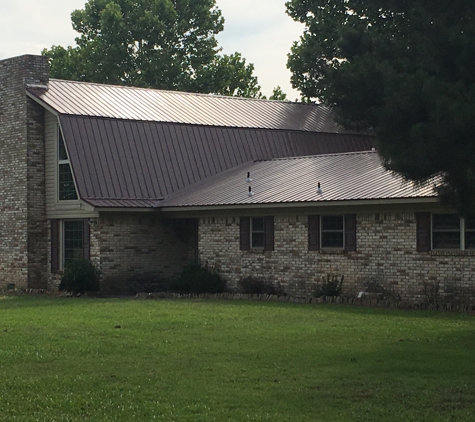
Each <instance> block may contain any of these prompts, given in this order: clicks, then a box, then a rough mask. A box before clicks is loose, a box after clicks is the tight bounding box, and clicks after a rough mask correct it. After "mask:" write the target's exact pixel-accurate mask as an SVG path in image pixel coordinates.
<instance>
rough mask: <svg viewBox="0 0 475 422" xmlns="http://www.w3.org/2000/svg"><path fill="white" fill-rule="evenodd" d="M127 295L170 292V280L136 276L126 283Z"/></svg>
mask: <svg viewBox="0 0 475 422" xmlns="http://www.w3.org/2000/svg"><path fill="white" fill-rule="evenodd" d="M127 287H128V293H130V294H136V293H156V292H167V291H169V290H170V280H168V279H166V278H161V277H158V276H153V275H150V276H136V277H133V278H132V279H130V280H129V281H128V283H127Z"/></svg>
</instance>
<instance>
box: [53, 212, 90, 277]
mask: <svg viewBox="0 0 475 422" xmlns="http://www.w3.org/2000/svg"><path fill="white" fill-rule="evenodd" d="M89 258H90V231H89V221H88V220H51V271H52V272H56V271H58V270H61V269H64V267H65V266H66V265H67V264H68V263H69V262H71V261H74V260H76V259H89Z"/></svg>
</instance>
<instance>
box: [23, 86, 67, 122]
mask: <svg viewBox="0 0 475 422" xmlns="http://www.w3.org/2000/svg"><path fill="white" fill-rule="evenodd" d="M26 95H27V96H28V97H30V98H31V99H32V100H33V101H35V102H37V103H38V104H39V105H40V106H42V107H43V108H45V109H46V110H48V111H49V112H50V113H52V114H53V115H55V116H56V117H58V116H59V114H60V113H58V111H57V110H55V109H54V108H53V107H51V106H50V105H49V104H47V103H46V102H44V101H43V100H42V99H41V98H39V97H38V96H36V95H35V94H33V93H31V92H30V91H28V89H27V90H26Z"/></svg>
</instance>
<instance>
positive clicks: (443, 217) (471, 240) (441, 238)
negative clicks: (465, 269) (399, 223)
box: [416, 212, 475, 252]
mask: <svg viewBox="0 0 475 422" xmlns="http://www.w3.org/2000/svg"><path fill="white" fill-rule="evenodd" d="M416 224H417V250H418V251H419V252H428V251H430V250H462V251H463V250H470V249H475V215H471V216H467V217H465V218H460V217H458V216H457V215H455V214H431V213H428V212H419V213H416Z"/></svg>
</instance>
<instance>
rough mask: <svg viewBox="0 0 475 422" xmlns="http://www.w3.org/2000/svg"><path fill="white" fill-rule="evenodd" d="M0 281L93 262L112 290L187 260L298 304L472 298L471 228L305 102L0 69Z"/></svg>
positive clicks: (35, 66) (1, 64)
mask: <svg viewBox="0 0 475 422" xmlns="http://www.w3.org/2000/svg"><path fill="white" fill-rule="evenodd" d="M0 83H1V85H0V137H1V146H0V157H1V158H0V172H1V177H0V190H1V191H2V212H1V213H0V218H1V223H2V239H1V241H0V249H1V250H0V287H2V286H3V287H6V286H7V285H14V286H15V287H20V288H26V287H29V288H54V287H55V286H56V285H57V283H58V280H59V276H60V274H61V272H62V269H63V268H64V265H65V264H66V263H67V262H68V261H70V260H72V259H75V258H79V257H83V258H86V259H90V260H92V261H93V262H94V263H96V264H97V265H98V266H99V267H100V269H101V273H102V280H101V282H102V285H103V286H105V287H106V288H108V289H109V290H114V289H115V290H117V291H127V289H129V288H130V286H131V284H133V283H136V282H137V281H138V280H144V279H147V278H153V277H170V276H172V275H173V274H176V273H177V272H178V271H179V270H180V269H181V268H182V266H183V265H184V264H185V263H186V262H188V261H190V260H191V259H194V258H199V259H201V260H202V261H207V262H209V263H211V264H215V265H217V266H218V267H219V268H220V269H221V272H222V273H223V275H224V276H225V277H226V278H227V279H228V281H229V283H230V284H231V286H236V283H237V282H238V280H239V279H240V278H243V277H247V276H255V277H266V278H267V279H271V280H273V281H275V282H279V283H281V285H282V287H283V288H284V289H285V291H286V292H287V293H288V294H291V295H294V296H301V297H305V296H309V295H311V294H312V293H313V291H314V290H315V287H316V285H317V284H318V283H320V282H321V279H322V276H326V275H329V274H343V275H345V286H344V291H345V294H351V295H356V294H358V292H360V291H369V290H373V291H378V292H383V293H385V294H391V295H394V296H397V297H400V298H404V299H406V300H421V299H423V298H424V295H427V294H428V291H430V292H434V291H437V292H438V293H437V294H439V293H440V294H443V295H446V296H447V297H449V298H451V299H453V300H462V299H463V300H471V299H472V298H473V293H472V292H473V285H472V284H473V283H472V279H473V275H474V274H475V265H474V259H473V255H474V254H475V252H474V251H475V234H472V233H475V219H474V220H473V221H472V219H470V218H467V219H460V218H458V217H456V216H455V215H454V214H451V213H450V212H447V211H446V210H444V209H443V208H442V207H441V205H440V204H439V203H438V201H437V198H436V197H435V196H434V193H433V191H432V188H431V187H430V186H422V187H421V186H413V185H412V184H411V183H407V182H404V181H402V180H401V179H399V178H398V177H396V176H394V175H392V174H390V173H388V172H386V171H385V170H384V169H383V167H382V165H381V162H380V160H379V158H378V154H377V153H376V152H375V151H374V150H373V148H372V147H373V138H372V137H371V136H369V135H366V134H358V133H351V132H348V131H345V130H344V129H343V128H341V127H340V126H339V125H337V124H336V123H335V121H334V120H333V114H332V111H331V110H330V109H328V108H326V107H323V106H320V105H309V104H297V103H290V102H279V101H265V100H254V99H243V98H231V97H220V96H213V95H204V94H190V93H180V92H170V91H159V90H151V89H143V88H132V87H118V86H107V85H100V84H93V83H81V82H73V81H61V80H55V79H50V78H49V77H48V64H47V60H46V58H44V57H41V56H30V55H28V56H21V57H15V58H11V59H6V60H3V61H0Z"/></svg>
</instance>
